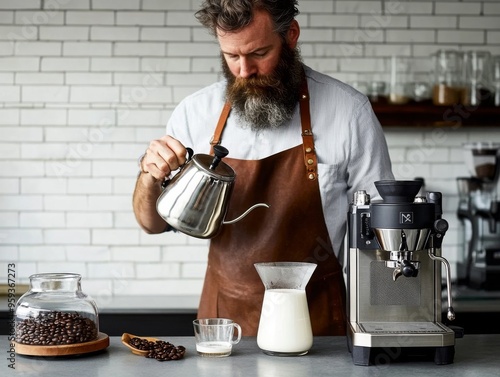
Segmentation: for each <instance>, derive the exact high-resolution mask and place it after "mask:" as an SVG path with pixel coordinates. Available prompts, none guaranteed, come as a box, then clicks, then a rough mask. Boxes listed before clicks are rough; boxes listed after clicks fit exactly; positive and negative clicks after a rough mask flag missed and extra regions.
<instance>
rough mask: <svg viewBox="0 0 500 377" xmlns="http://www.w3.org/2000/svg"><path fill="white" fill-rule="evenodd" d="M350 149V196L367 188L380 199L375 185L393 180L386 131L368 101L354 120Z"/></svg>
mask: <svg viewBox="0 0 500 377" xmlns="http://www.w3.org/2000/svg"><path fill="white" fill-rule="evenodd" d="M350 130H351V140H350V142H351V148H350V156H349V163H348V165H347V166H348V169H347V194H348V197H349V198H352V196H353V194H354V192H356V191H357V190H360V189H366V190H367V191H368V193H369V194H370V196H371V198H372V199H378V198H380V196H379V195H378V192H377V189H376V188H375V185H374V182H375V181H379V180H385V179H394V175H393V173H392V165H391V160H390V156H389V151H388V147H387V142H386V139H385V136H384V132H383V130H382V127H381V125H380V122H379V121H378V119H377V117H376V115H375V113H374V112H373V109H372V107H371V104H370V102H369V101H368V100H367V101H366V102H365V103H364V104H363V106H362V107H360V108H359V111H358V112H357V113H355V114H354V116H353V118H352V124H351V125H350Z"/></svg>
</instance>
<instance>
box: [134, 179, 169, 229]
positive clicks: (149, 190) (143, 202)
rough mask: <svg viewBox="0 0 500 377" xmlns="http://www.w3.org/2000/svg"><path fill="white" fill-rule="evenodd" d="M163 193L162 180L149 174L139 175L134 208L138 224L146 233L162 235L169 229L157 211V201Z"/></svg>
mask: <svg viewBox="0 0 500 377" xmlns="http://www.w3.org/2000/svg"><path fill="white" fill-rule="evenodd" d="M161 191H162V189H161V181H160V180H157V179H156V178H154V177H153V176H152V175H151V174H149V173H145V172H142V171H141V172H140V173H139V176H138V177H137V182H136V184H135V190H134V196H133V208H134V214H135V218H136V219H137V222H138V223H139V225H140V226H141V228H142V229H144V231H145V232H146V233H150V234H155V233H162V232H164V231H165V230H166V229H167V227H168V225H167V223H166V222H165V220H163V219H162V218H161V216H160V215H159V214H158V212H157V211H156V200H157V199H158V197H159V196H160V194H161Z"/></svg>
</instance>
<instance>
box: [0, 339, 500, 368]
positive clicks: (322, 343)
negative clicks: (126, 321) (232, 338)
mask: <svg viewBox="0 0 500 377" xmlns="http://www.w3.org/2000/svg"><path fill="white" fill-rule="evenodd" d="M160 339H163V340H167V341H169V342H171V343H173V344H175V345H183V346H185V347H186V350H187V351H186V355H185V357H184V359H182V360H179V361H167V362H159V361H156V360H153V359H147V358H145V357H142V356H137V355H134V354H132V353H131V352H130V351H129V350H128V349H127V348H126V347H125V346H123V345H122V344H121V341H120V338H119V337H112V338H111V344H110V346H109V347H108V348H107V349H106V350H105V351H103V352H100V353H97V354H90V355H85V356H77V357H72V358H64V357H63V358H56V357H51V358H42V357H31V356H21V355H15V357H14V366H15V370H13V369H11V368H10V367H9V364H10V363H11V362H12V360H11V361H9V355H10V353H9V342H8V338H7V336H0V350H1V354H2V355H3V356H2V357H1V358H0V360H1V361H0V371H1V372H0V374H1V375H2V376H7V375H8V376H37V377H45V376H47V377H58V376H61V377H62V376H64V377H68V376H71V377H76V376H78V377H80V376H92V377H95V376H120V377H128V376H134V377H136V376H169V377H176V376H183V377H185V376H189V377H191V376H193V377H194V376H196V377H235V376H245V377H252V376H258V377H277V376H287V377H294V376H304V377H310V376H314V377H316V376H338V377H344V376H353V377H356V376H384V377H385V376H387V377H390V376H397V377H401V376H408V377H412V376H431V375H432V376H442V377H445V376H453V377H460V376H469V377H470V376H481V377H489V376H497V377H498V376H500V363H499V361H498V360H499V356H498V354H499V352H500V336H499V335H466V336H465V337H464V338H462V339H457V341H456V347H455V348H456V354H455V362H454V363H453V364H449V365H439V366H438V365H435V364H434V363H433V362H432V361H408V362H398V363H394V364H384V365H374V366H370V367H363V366H355V365H353V364H352V360H351V355H350V353H349V352H348V350H347V346H346V338H345V337H316V338H314V345H313V347H312V349H311V351H310V352H309V354H308V355H305V356H300V357H275V356H268V355H265V354H263V353H262V352H261V351H260V350H259V348H258V346H257V342H256V338H253V337H248V338H243V339H242V341H241V342H240V343H239V344H238V345H236V346H234V348H233V354H232V355H231V356H229V357H226V358H220V359H210V358H209V359H207V358H202V357H200V356H198V355H197V354H196V351H195V345H194V337H160Z"/></svg>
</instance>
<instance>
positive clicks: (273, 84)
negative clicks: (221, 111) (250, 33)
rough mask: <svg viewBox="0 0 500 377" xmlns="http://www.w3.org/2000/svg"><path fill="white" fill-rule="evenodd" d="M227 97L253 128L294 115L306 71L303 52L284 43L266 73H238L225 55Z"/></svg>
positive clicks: (270, 125)
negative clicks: (242, 75)
mask: <svg viewBox="0 0 500 377" xmlns="http://www.w3.org/2000/svg"><path fill="white" fill-rule="evenodd" d="M222 70H223V74H224V77H225V78H226V80H227V86H226V99H227V100H228V101H229V102H230V103H231V105H232V109H233V111H235V113H236V115H237V116H238V117H239V119H240V120H242V121H244V122H245V123H247V124H249V125H250V126H251V128H252V130H254V131H258V130H264V129H269V128H278V127H280V126H282V125H283V124H285V123H286V122H287V121H289V120H290V119H292V117H293V114H294V113H295V107H296V106H297V102H298V100H299V97H300V90H299V89H300V85H301V80H302V75H303V68H302V62H301V59H300V53H299V51H298V50H297V49H291V48H290V47H288V45H287V44H285V43H284V44H283V47H282V50H281V54H280V59H279V62H278V65H277V66H276V68H275V69H274V71H273V72H272V73H271V74H269V75H265V76H255V77H250V78H237V77H235V76H234V75H233V74H232V73H231V71H230V69H229V67H228V65H227V63H226V61H225V59H224V57H222Z"/></svg>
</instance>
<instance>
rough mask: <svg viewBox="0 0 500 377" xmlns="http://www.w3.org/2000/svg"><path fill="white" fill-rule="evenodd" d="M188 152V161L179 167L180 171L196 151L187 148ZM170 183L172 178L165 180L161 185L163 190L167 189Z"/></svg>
mask: <svg viewBox="0 0 500 377" xmlns="http://www.w3.org/2000/svg"><path fill="white" fill-rule="evenodd" d="M186 151H187V159H186V162H185V163H183V164H182V165H181V166H179V168H180V169H182V168H183V167H184V166H185V165H186V164H187V163H188V162H189V161H191V159H192V158H193V154H194V151H193V150H192V149H191V148H189V147H186ZM168 182H170V177H166V178H165V180H164V181H163V182H162V183H161V187H162V188H165V187H167V185H168Z"/></svg>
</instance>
